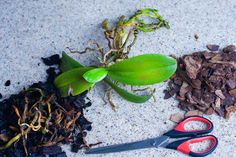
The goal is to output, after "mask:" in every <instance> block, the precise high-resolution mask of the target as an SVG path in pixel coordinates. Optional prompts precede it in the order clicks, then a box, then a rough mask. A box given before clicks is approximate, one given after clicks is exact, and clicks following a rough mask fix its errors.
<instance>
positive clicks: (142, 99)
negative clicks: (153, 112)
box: [104, 78, 152, 103]
mask: <svg viewBox="0 0 236 157" xmlns="http://www.w3.org/2000/svg"><path fill="white" fill-rule="evenodd" d="M104 81H105V82H106V83H107V84H109V85H110V86H111V87H112V88H113V89H114V90H115V91H116V92H117V93H118V94H119V95H120V96H121V97H123V98H124V99H126V100H128V101H131V102H134V103H144V102H146V101H148V100H149V99H150V98H151V97H152V94H149V95H143V96H141V95H136V94H133V93H130V92H128V91H126V90H124V89H122V88H120V87H119V86H117V85H116V84H114V83H113V82H112V81H110V80H109V79H107V78H105V79H104Z"/></svg>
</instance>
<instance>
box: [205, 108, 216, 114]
mask: <svg viewBox="0 0 236 157" xmlns="http://www.w3.org/2000/svg"><path fill="white" fill-rule="evenodd" d="M214 113H215V111H214V109H213V108H212V107H210V108H208V109H207V111H206V114H207V115H212V114H214Z"/></svg>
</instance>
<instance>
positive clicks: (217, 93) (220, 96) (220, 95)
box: [215, 90, 225, 99]
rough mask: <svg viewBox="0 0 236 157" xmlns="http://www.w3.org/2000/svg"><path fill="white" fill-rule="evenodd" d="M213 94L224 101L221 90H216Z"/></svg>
mask: <svg viewBox="0 0 236 157" xmlns="http://www.w3.org/2000/svg"><path fill="white" fill-rule="evenodd" d="M215 94H216V95H217V96H218V97H219V98H221V99H225V96H224V94H223V93H222V91H221V90H216V91H215Z"/></svg>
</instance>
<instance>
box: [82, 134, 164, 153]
mask: <svg viewBox="0 0 236 157" xmlns="http://www.w3.org/2000/svg"><path fill="white" fill-rule="evenodd" d="M168 138H169V137H167V136H161V137H158V138H152V139H147V140H143V141H137V142H132V143H125V144H117V145H111V146H105V147H99V148H92V149H90V150H88V151H86V152H85V153H86V154H103V153H115V152H121V151H129V150H135V149H144V148H151V147H158V146H159V145H160V144H162V143H163V142H165V141H166V140H167V139H168Z"/></svg>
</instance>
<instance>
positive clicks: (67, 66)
mask: <svg viewBox="0 0 236 157" xmlns="http://www.w3.org/2000/svg"><path fill="white" fill-rule="evenodd" d="M81 67H83V65H82V64H80V63H79V62H78V61H76V60H75V59H73V58H72V57H70V56H69V55H67V54H66V53H65V52H62V58H61V64H60V69H61V71H62V72H65V71H68V70H71V69H74V68H81Z"/></svg>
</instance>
